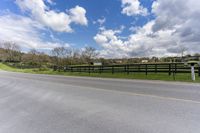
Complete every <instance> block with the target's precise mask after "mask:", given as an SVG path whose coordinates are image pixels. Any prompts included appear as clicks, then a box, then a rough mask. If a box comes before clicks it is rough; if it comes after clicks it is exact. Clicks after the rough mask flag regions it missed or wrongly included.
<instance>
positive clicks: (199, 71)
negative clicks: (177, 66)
mask: <svg viewBox="0 0 200 133" xmlns="http://www.w3.org/2000/svg"><path fill="white" fill-rule="evenodd" d="M198 69H199V70H198V75H199V77H200V66H199V67H198Z"/></svg>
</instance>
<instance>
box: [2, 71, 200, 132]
mask: <svg viewBox="0 0 200 133" xmlns="http://www.w3.org/2000/svg"><path fill="white" fill-rule="evenodd" d="M0 133H200V84H188V83H172V82H162V81H142V80H119V79H100V78H84V77H63V76H48V75H34V74H22V73H12V72H4V71H0Z"/></svg>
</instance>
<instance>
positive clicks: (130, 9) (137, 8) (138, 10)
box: [121, 0, 148, 16]
mask: <svg viewBox="0 0 200 133" xmlns="http://www.w3.org/2000/svg"><path fill="white" fill-rule="evenodd" d="M121 2H122V8H123V9H122V14H126V15H127V16H136V15H142V16H146V15H148V10H147V8H145V7H143V6H142V5H141V3H140V1H139V0H121Z"/></svg>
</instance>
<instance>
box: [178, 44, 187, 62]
mask: <svg viewBox="0 0 200 133" xmlns="http://www.w3.org/2000/svg"><path fill="white" fill-rule="evenodd" d="M186 51H187V48H185V47H181V48H180V54H181V61H182V62H183V61H184V59H183V57H184V56H185V53H186Z"/></svg>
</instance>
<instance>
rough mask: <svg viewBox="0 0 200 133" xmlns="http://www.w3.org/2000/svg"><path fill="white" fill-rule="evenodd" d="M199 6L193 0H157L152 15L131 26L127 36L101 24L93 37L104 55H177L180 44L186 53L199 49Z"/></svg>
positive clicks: (195, 51) (118, 56)
mask: <svg viewBox="0 0 200 133" xmlns="http://www.w3.org/2000/svg"><path fill="white" fill-rule="evenodd" d="M131 1H132V0H130V1H129V2H131ZM194 3H195V4H194ZM199 6H200V2H197V1H196V0H188V1H185V2H182V1H181V0H173V2H171V1H169V0H157V1H155V2H154V3H153V5H152V13H153V14H155V19H154V20H151V21H149V22H148V23H146V24H145V25H144V26H141V27H137V26H136V27H131V28H130V30H133V31H134V32H133V33H131V34H130V35H128V38H127V39H122V38H121V35H122V34H121V33H120V32H119V33H117V32H115V30H112V29H106V28H103V29H101V30H100V31H99V33H98V34H97V35H96V36H95V37H94V40H95V41H96V42H97V43H98V44H99V45H100V46H102V48H103V50H102V51H101V54H102V56H105V57H117V58H121V57H137V56H140V57H141V56H159V57H160V56H177V55H180V49H181V48H186V49H187V53H191V54H192V53H197V52H199V51H200V25H199V22H200V8H199ZM191 7H192V8H191ZM108 33H109V34H108ZM105 38H106V39H105Z"/></svg>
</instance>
